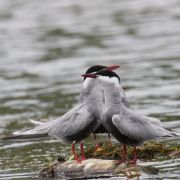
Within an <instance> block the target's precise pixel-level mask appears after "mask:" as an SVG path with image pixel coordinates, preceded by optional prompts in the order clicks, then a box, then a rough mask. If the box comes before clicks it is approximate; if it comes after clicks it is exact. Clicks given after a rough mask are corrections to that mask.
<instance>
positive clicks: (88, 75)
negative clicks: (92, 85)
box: [81, 74, 97, 78]
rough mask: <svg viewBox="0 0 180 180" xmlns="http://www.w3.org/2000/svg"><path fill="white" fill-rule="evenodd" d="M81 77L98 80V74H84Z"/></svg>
mask: <svg viewBox="0 0 180 180" xmlns="http://www.w3.org/2000/svg"><path fill="white" fill-rule="evenodd" d="M81 76H83V77H86V78H96V77H97V75H96V74H82V75H81Z"/></svg>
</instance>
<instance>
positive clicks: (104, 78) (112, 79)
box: [98, 76, 119, 86]
mask: <svg viewBox="0 0 180 180" xmlns="http://www.w3.org/2000/svg"><path fill="white" fill-rule="evenodd" d="M98 79H100V80H101V81H104V82H106V83H111V84H115V85H117V86H118V85H119V79H118V78H117V77H109V76H99V77H98Z"/></svg>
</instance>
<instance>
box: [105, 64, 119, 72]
mask: <svg viewBox="0 0 180 180" xmlns="http://www.w3.org/2000/svg"><path fill="white" fill-rule="evenodd" d="M119 67H120V65H111V66H108V67H107V68H106V70H109V71H112V70H114V69H117V68H119Z"/></svg>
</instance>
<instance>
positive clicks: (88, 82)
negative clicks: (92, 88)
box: [83, 78, 93, 88]
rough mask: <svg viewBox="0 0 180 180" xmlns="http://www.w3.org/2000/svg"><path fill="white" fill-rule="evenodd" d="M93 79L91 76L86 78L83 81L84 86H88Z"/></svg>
mask: <svg viewBox="0 0 180 180" xmlns="http://www.w3.org/2000/svg"><path fill="white" fill-rule="evenodd" d="M91 81H93V79H91V78H86V79H85V80H84V82H83V88H87V87H88V85H89V84H90V83H91Z"/></svg>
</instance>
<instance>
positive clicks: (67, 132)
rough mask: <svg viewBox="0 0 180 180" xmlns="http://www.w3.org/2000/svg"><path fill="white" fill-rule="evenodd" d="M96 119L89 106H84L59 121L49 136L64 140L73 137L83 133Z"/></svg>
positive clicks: (73, 110)
mask: <svg viewBox="0 0 180 180" xmlns="http://www.w3.org/2000/svg"><path fill="white" fill-rule="evenodd" d="M94 119H95V118H94V116H93V115H92V114H91V113H90V112H89V111H88V107H87V105H84V104H83V105H80V106H78V107H75V108H74V109H72V110H71V111H69V112H68V113H66V114H65V115H64V116H62V117H61V118H60V119H59V121H57V122H56V123H54V125H53V126H52V127H51V129H50V130H49V133H48V134H49V135H50V136H52V137H56V138H58V139H63V138H65V137H66V136H72V135H73V134H77V133H78V132H80V131H82V130H83V129H84V128H86V127H87V126H88V125H89V124H91V123H92V121H94ZM91 128H93V127H91Z"/></svg>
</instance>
